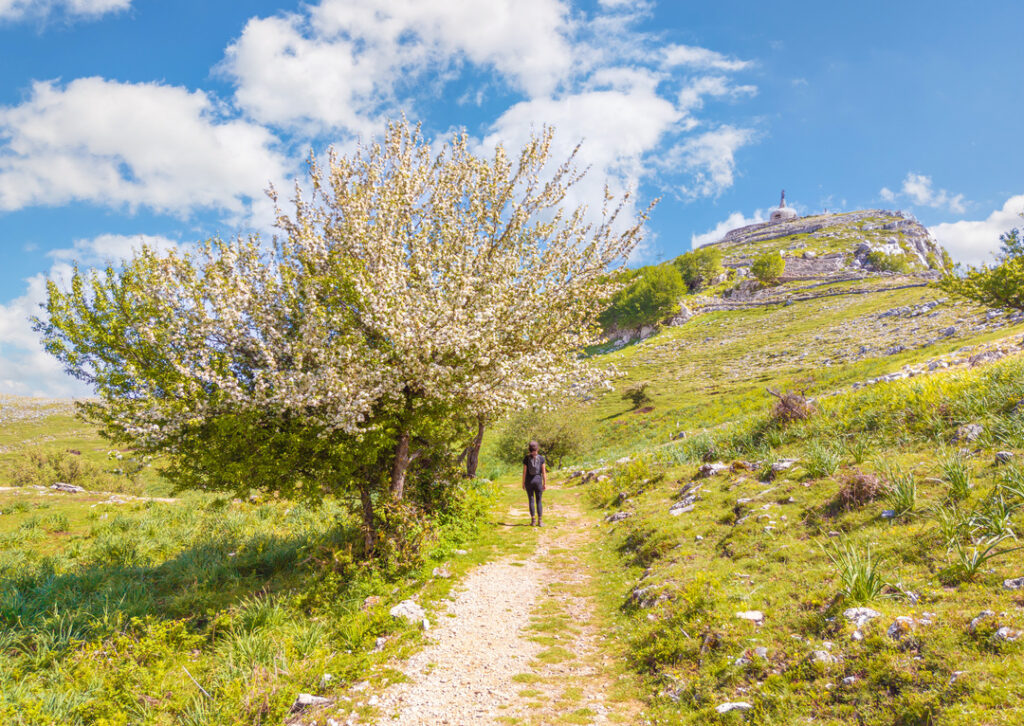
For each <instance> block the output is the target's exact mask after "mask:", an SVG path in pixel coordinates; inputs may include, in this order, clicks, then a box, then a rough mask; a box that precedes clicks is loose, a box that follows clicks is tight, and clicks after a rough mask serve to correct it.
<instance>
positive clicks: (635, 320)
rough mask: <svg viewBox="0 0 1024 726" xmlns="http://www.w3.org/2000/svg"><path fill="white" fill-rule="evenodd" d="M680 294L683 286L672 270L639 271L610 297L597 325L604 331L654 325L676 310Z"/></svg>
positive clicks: (682, 291)
mask: <svg viewBox="0 0 1024 726" xmlns="http://www.w3.org/2000/svg"><path fill="white" fill-rule="evenodd" d="M684 292H686V284H685V283H684V282H683V278H682V276H681V275H680V274H679V270H678V269H677V268H676V267H675V266H673V265H670V264H666V265H657V266H655V267H643V268H641V269H639V270H637V271H635V272H634V273H632V276H631V278H630V281H629V284H627V285H626V286H625V287H624V288H622V289H621V290H619V291H618V292H617V293H615V295H614V296H613V297H612V300H611V303H610V304H609V307H608V308H607V309H606V310H605V311H604V312H603V313H602V314H601V325H602V326H604V328H605V329H606V330H608V329H610V328H638V327H640V326H642V325H654V324H656V323H659V322H661V321H662V320H664V319H665V318H666V317H668V316H669V315H671V314H672V313H674V312H676V311H677V310H678V309H679V298H680V297H681V296H682V295H683V293H684Z"/></svg>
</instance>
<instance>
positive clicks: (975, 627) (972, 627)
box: [967, 610, 996, 635]
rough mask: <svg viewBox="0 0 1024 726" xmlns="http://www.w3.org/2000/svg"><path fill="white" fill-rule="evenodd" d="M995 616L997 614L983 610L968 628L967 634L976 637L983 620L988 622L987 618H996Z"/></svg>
mask: <svg viewBox="0 0 1024 726" xmlns="http://www.w3.org/2000/svg"><path fill="white" fill-rule="evenodd" d="M995 616H996V614H995V612H993V611H992V610H982V611H981V612H980V613H978V614H977V616H975V618H974V619H973V620H971V624H970V625H968V626H967V632H969V633H970V634H971V635H974V634H975V633H976V632H977V631H978V626H979V625H980V624H981V622H982V621H983V620H986V619H987V618H994V617H995Z"/></svg>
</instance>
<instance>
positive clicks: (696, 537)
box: [693, 534, 704, 542]
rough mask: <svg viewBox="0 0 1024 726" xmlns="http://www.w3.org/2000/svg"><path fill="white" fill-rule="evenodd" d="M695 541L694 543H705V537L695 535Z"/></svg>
mask: <svg viewBox="0 0 1024 726" xmlns="http://www.w3.org/2000/svg"><path fill="white" fill-rule="evenodd" d="M693 541H694V542H703V541H704V538H703V537H702V536H701V535H699V534H695V535H694V536H693Z"/></svg>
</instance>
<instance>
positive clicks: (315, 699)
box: [291, 693, 331, 713]
mask: <svg viewBox="0 0 1024 726" xmlns="http://www.w3.org/2000/svg"><path fill="white" fill-rule="evenodd" d="M329 703H331V699H330V698H324V697H323V696H314V695H313V694H311V693H300V694H299V695H298V696H296V697H295V701H294V702H292V708H291V712H292V713H301V712H302V711H305V710H306V709H307V708H311V707H314V706H326V705H327V704H329Z"/></svg>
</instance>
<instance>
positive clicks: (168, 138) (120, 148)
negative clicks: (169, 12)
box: [0, 78, 287, 213]
mask: <svg viewBox="0 0 1024 726" xmlns="http://www.w3.org/2000/svg"><path fill="white" fill-rule="evenodd" d="M0 142H2V143H0V210H14V209H21V208H24V207H28V206H32V205H59V204H65V203H68V202H72V201H86V202H92V203H95V204H101V205H107V206H113V207H121V206H125V207H128V208H136V207H139V206H147V207H150V208H152V209H155V210H158V211H164V212H173V213H180V212H187V211H188V210H191V209H195V208H214V209H224V210H229V211H232V212H236V213H237V212H239V211H241V209H242V208H243V206H244V205H245V203H246V202H247V200H249V199H252V198H254V197H256V196H258V195H260V194H261V192H262V190H263V189H264V188H265V187H266V186H267V184H268V183H269V182H271V181H276V180H280V179H282V178H283V177H284V176H285V172H286V168H287V165H286V163H285V160H284V158H283V157H282V156H281V154H280V153H279V152H278V151H277V150H276V148H277V145H278V142H277V140H276V138H275V137H274V136H273V135H272V134H271V133H270V132H269V131H268V130H267V129H265V128H263V127H262V126H259V125H257V124H254V123H251V122H248V121H245V120H241V119H237V118H225V117H223V115H222V113H221V110H220V108H219V104H218V102H217V101H216V100H215V99H214V98H212V97H211V96H210V95H208V94H207V93H204V92H203V91H189V90H188V89H185V88H181V87H177V86H166V85H162V84H159V83H119V82H116V81H110V80H106V79H103V78H80V79H77V80H74V81H71V82H70V83H68V84H67V85H66V86H61V85H59V84H57V83H55V82H51V81H40V82H36V83H35V84H33V86H32V89H31V93H30V94H29V97H28V99H27V100H26V101H24V102H23V103H22V104H20V105H17V106H10V107H6V108H0Z"/></svg>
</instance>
